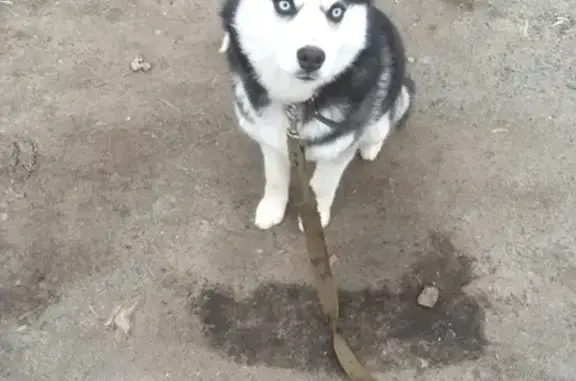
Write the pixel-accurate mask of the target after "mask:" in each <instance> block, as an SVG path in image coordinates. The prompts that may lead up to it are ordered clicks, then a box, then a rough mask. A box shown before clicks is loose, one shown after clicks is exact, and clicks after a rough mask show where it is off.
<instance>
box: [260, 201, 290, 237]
mask: <svg viewBox="0 0 576 381" xmlns="http://www.w3.org/2000/svg"><path fill="white" fill-rule="evenodd" d="M286 202H287V201H285V200H283V199H280V198H276V197H264V198H262V200H260V203H259V204H258V207H257V208H256V218H255V221H254V223H255V224H256V226H257V227H258V228H260V229H269V228H271V227H272V226H274V225H278V224H279V223H280V222H282V220H283V219H284V213H285V212H286Z"/></svg>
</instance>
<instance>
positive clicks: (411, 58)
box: [406, 57, 416, 63]
mask: <svg viewBox="0 0 576 381" xmlns="http://www.w3.org/2000/svg"><path fill="white" fill-rule="evenodd" d="M406 61H408V63H414V62H415V61H416V59H415V58H414V57H408V58H406Z"/></svg>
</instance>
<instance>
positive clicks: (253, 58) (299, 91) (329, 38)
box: [235, 0, 367, 102]
mask: <svg viewBox="0 0 576 381" xmlns="http://www.w3.org/2000/svg"><path fill="white" fill-rule="evenodd" d="M335 2H336V1H335V0H295V1H294V3H295V4H296V6H297V7H301V9H300V11H299V12H298V15H297V16H296V17H295V18H294V19H291V20H286V19H283V18H282V17H280V16H278V15H277V14H276V11H275V10H274V6H273V4H272V1H271V0H242V1H241V2H240V4H239V6H238V9H237V10H236V19H235V27H236V29H237V30H238V36H239V39H240V45H241V47H242V49H243V51H244V53H245V54H246V55H247V56H248V58H249V60H250V62H251V63H252V65H254V68H255V70H256V72H257V75H258V77H259V80H260V81H261V83H262V84H263V85H264V87H265V88H266V90H267V91H268V92H269V94H270V97H271V98H272V99H275V100H277V101H284V102H304V101H306V100H308V99H310V98H311V97H312V95H313V94H314V91H315V90H316V89H317V88H318V87H319V86H320V85H322V84H325V83H328V82H330V81H331V80H332V79H334V77H335V76H337V75H338V74H339V73H341V72H342V71H343V70H344V69H345V68H346V67H347V66H348V65H349V64H350V63H351V62H352V61H353V60H354V58H355V57H356V55H357V54H358V52H359V51H360V50H361V49H362V48H363V47H364V45H365V38H366V37H365V34H366V33H365V32H366V29H365V26H366V13H367V8H366V6H363V5H350V6H349V7H348V9H347V10H346V12H345V15H344V18H343V20H342V21H341V22H340V23H339V24H338V25H332V24H330V23H328V22H327V21H326V14H325V11H327V10H328V9H329V8H330V6H332V5H333V4H334V3H335ZM305 45H314V46H317V47H319V48H320V49H322V50H323V51H324V52H325V53H326V60H325V62H324V64H323V65H322V68H321V69H320V72H319V73H318V74H319V77H318V79H317V80H316V81H310V82H304V81H301V80H297V79H296V78H295V77H294V75H295V74H296V72H297V71H298V70H299V65H298V60H297V56H296V52H297V51H298V49H300V48H302V47H303V46H305Z"/></svg>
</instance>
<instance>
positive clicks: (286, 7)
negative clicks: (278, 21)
mask: <svg viewBox="0 0 576 381" xmlns="http://www.w3.org/2000/svg"><path fill="white" fill-rule="evenodd" d="M274 7H276V12H277V13H278V14H280V15H282V16H291V15H294V14H295V13H296V6H294V3H293V2H292V1H291V0H280V1H274Z"/></svg>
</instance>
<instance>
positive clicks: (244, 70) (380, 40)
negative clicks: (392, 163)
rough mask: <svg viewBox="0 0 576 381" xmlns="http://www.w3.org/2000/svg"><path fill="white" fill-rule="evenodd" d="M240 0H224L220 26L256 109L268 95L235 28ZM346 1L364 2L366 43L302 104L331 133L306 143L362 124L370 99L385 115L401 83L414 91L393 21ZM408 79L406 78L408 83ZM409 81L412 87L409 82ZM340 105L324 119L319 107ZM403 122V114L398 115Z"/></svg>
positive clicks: (230, 57) (319, 141)
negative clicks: (386, 75)
mask: <svg viewBox="0 0 576 381" xmlns="http://www.w3.org/2000/svg"><path fill="white" fill-rule="evenodd" d="M240 1H241V0H226V2H225V3H224V6H223V7H222V9H221V12H220V16H221V19H222V23H223V27H224V29H225V30H226V31H227V32H228V34H229V36H230V46H229V48H228V51H227V59H228V62H229V65H230V69H231V70H232V71H233V72H235V73H236V74H237V75H239V76H240V77H241V79H242V81H243V82H244V86H245V88H246V91H247V93H248V99H249V100H250V102H251V103H252V106H253V107H254V108H255V109H259V108H261V107H265V106H266V105H268V104H269V102H270V99H269V96H268V93H267V92H266V89H265V88H264V87H263V86H262V85H261V84H260V83H259V82H258V79H257V76H256V74H255V71H254V68H253V67H252V65H251V64H250V62H249V61H248V59H247V57H246V56H245V55H244V54H243V52H242V51H241V50H240V48H239V42H238V34H237V32H236V30H235V28H234V27H233V20H234V16H235V12H236V9H237V7H238V3H239V2H240ZM346 2H348V3H357V4H367V5H368V6H369V13H368V20H367V21H368V23H367V24H368V30H367V41H368V44H367V46H366V47H365V48H364V50H362V51H361V52H360V54H359V55H358V57H357V58H356V60H355V61H354V62H353V63H352V64H351V65H350V67H349V68H348V69H346V70H345V71H344V72H343V73H342V74H341V75H340V76H338V77H337V78H336V79H335V80H334V81H333V82H331V83H329V84H327V85H325V86H323V87H322V88H321V89H319V92H318V94H317V96H316V98H315V99H314V100H313V103H312V104H309V105H308V106H309V107H307V108H306V109H308V111H309V112H307V113H305V114H306V115H305V119H308V120H309V119H310V118H317V119H319V120H320V121H322V122H323V123H325V124H327V125H329V126H330V127H332V129H331V132H330V133H328V134H327V135H325V136H323V137H322V138H320V139H317V140H314V141H307V143H308V144H310V145H318V144H325V143H329V142H331V141H333V140H336V139H338V138H339V137H341V136H343V135H346V134H349V133H351V132H356V133H358V134H360V133H361V132H362V130H363V128H364V127H365V126H366V125H367V123H369V121H370V120H371V118H373V117H374V115H373V109H374V102H376V101H378V102H381V107H380V111H381V113H382V114H385V113H386V112H388V111H392V112H391V113H392V114H393V111H394V110H393V107H394V104H395V101H396V99H397V98H398V96H399V94H400V91H401V89H402V86H403V85H404V84H406V85H407V87H408V88H409V89H410V90H411V91H412V92H413V91H414V89H415V87H414V86H413V82H412V81H411V80H410V79H409V78H407V75H406V57H405V51H404V44H403V41H402V38H401V36H400V34H399V32H398V30H397V29H396V27H395V26H394V24H393V23H392V22H391V20H390V19H389V18H388V17H387V16H386V15H385V14H384V13H382V12H381V11H380V10H378V9H377V8H375V7H374V6H372V5H371V3H372V2H371V1H370V0H346ZM386 70H387V71H389V72H390V79H389V82H388V84H387V94H386V96H385V97H384V99H381V98H378V97H377V95H378V92H379V91H381V90H382V89H380V88H379V87H378V80H379V78H380V75H381V74H382V72H383V71H386ZM408 82H409V83H408ZM408 85H410V86H408ZM335 104H336V105H339V104H341V105H343V108H344V109H345V110H346V113H345V114H346V117H345V119H344V120H343V121H340V122H336V121H331V120H328V119H326V118H324V117H323V116H322V115H321V114H320V113H319V112H318V111H317V110H321V109H322V108H323V107H325V106H326V105H335ZM402 119H403V120H402V122H403V121H404V120H405V119H406V118H405V117H404V118H402Z"/></svg>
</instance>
